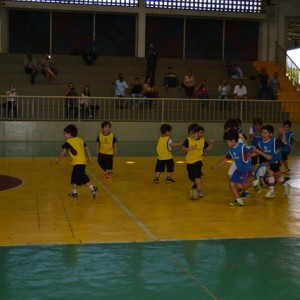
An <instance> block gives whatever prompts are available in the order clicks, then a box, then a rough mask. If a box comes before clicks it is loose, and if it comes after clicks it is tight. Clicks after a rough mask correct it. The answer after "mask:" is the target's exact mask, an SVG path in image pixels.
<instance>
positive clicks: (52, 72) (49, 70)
mask: <svg viewBox="0 0 300 300" xmlns="http://www.w3.org/2000/svg"><path fill="white" fill-rule="evenodd" d="M54 65H55V62H54V60H53V58H52V56H51V55H50V54H49V53H45V54H44V57H43V59H42V61H41V66H42V74H43V75H45V77H46V81H47V83H48V82H49V79H50V78H52V77H53V78H57V69H56V68H55V67H54Z"/></svg>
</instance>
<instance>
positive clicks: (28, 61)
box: [24, 52, 37, 84]
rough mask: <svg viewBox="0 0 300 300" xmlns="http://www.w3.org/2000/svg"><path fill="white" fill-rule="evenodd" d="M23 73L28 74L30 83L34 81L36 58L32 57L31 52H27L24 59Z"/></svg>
mask: <svg viewBox="0 0 300 300" xmlns="http://www.w3.org/2000/svg"><path fill="white" fill-rule="evenodd" d="M24 71H25V74H30V82H31V84H34V83H35V75H36V74H37V64H36V59H35V58H33V57H32V53H31V52H28V53H27V55H26V58H25V61H24Z"/></svg>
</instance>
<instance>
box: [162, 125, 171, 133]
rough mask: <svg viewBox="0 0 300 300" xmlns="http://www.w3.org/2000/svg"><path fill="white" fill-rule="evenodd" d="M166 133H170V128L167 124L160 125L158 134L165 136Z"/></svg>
mask: <svg viewBox="0 0 300 300" xmlns="http://www.w3.org/2000/svg"><path fill="white" fill-rule="evenodd" d="M167 131H172V126H171V125H169V124H162V125H161V126H160V132H161V134H166V132H167Z"/></svg>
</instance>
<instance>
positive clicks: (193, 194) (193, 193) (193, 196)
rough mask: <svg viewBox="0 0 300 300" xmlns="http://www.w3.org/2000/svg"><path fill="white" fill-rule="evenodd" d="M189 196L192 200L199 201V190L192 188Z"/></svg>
mask: <svg viewBox="0 0 300 300" xmlns="http://www.w3.org/2000/svg"><path fill="white" fill-rule="evenodd" d="M189 196H190V199H191V200H197V199H198V198H199V194H198V191H197V189H195V188H191V189H190V192H189Z"/></svg>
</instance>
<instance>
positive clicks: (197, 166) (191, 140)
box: [182, 124, 215, 197]
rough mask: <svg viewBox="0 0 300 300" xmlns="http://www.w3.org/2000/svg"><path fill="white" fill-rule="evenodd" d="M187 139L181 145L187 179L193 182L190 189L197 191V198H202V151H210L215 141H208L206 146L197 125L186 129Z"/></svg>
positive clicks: (201, 129)
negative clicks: (184, 156) (184, 154)
mask: <svg viewBox="0 0 300 300" xmlns="http://www.w3.org/2000/svg"><path fill="white" fill-rule="evenodd" d="M188 132H189V137H188V138H187V139H186V140H185V141H184V142H183V144H182V151H183V152H184V153H186V169H187V172H188V177H189V179H190V180H191V181H192V182H193V186H192V189H197V190H198V195H199V197H203V191H202V186H201V177H202V166H203V163H202V160H203V154H204V150H206V151H208V150H210V149H211V148H212V147H213V145H214V143H215V141H214V140H210V143H209V144H208V143H207V142H206V141H205V137H204V128H203V127H202V126H199V125H198V124H191V125H190V126H189V127H188Z"/></svg>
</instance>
